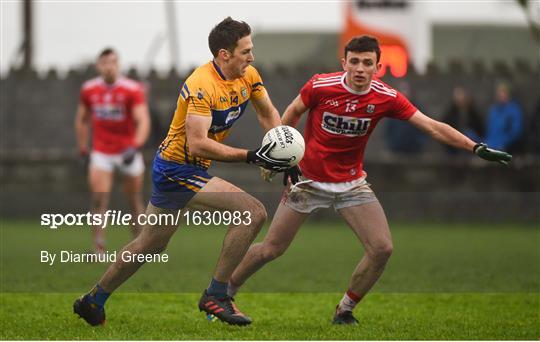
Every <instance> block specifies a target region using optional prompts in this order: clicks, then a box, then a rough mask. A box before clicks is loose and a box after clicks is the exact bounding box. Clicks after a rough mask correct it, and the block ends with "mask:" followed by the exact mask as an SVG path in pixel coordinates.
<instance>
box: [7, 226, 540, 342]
mask: <svg viewBox="0 0 540 342" xmlns="http://www.w3.org/2000/svg"><path fill="white" fill-rule="evenodd" d="M108 233H109V249H111V250H112V249H118V248H120V247H121V246H122V245H123V244H124V243H125V242H126V241H127V239H128V238H129V234H128V232H127V230H126V229H123V228H112V229H110V231H109V232H108ZM392 233H393V238H394V245H395V252H394V255H393V256H392V258H391V260H390V263H389V265H388V267H387V270H386V272H385V273H384V275H383V277H382V278H381V280H380V281H379V283H378V284H377V285H376V286H375V288H374V289H373V292H372V293H371V294H369V295H368V296H367V297H366V298H365V300H364V301H363V302H362V304H361V305H360V306H359V308H358V309H357V312H356V316H357V318H358V319H359V320H360V321H361V324H360V326H358V327H339V326H337V327H336V326H332V325H331V324H330V320H331V318H332V314H333V310H334V308H335V305H336V304H337V302H338V301H339V299H340V298H341V296H342V293H343V291H344V290H345V289H346V287H347V282H348V278H349V276H350V273H351V272H352V270H353V268H354V266H355V264H356V263H357V262H358V260H359V258H360V257H361V255H362V249H361V247H360V244H359V243H358V242H357V241H356V238H355V237H354V235H353V234H352V233H351V232H350V231H349V230H348V229H347V228H346V226H345V224H344V223H341V222H336V223H324V224H323V223H308V224H306V225H305V226H304V227H303V228H302V230H301V231H300V233H299V235H298V237H297V239H296V240H295V242H293V245H292V246H291V248H290V250H289V251H288V252H287V253H286V254H285V255H284V256H283V257H281V258H280V259H278V260H276V261H275V262H273V263H271V264H269V265H268V266H267V267H265V268H264V269H263V270H261V271H260V272H259V273H257V274H256V275H255V276H254V277H253V278H252V279H251V280H250V281H249V283H248V284H246V286H245V288H244V289H243V292H242V293H241V294H240V295H239V296H238V298H237V303H238V305H239V307H240V308H241V309H242V310H243V311H244V312H246V313H248V314H249V315H250V316H251V317H252V318H253V319H254V324H253V325H251V326H249V327H245V328H239V327H231V326H227V325H224V324H221V323H219V322H208V321H206V319H205V317H204V315H203V314H202V313H200V312H199V311H198V309H197V307H196V306H197V302H198V299H199V296H200V292H201V291H202V289H204V287H205V286H206V285H207V284H208V281H209V279H210V275H211V273H212V270H213V268H214V266H215V262H216V259H217V255H218V253H219V248H220V245H221V241H222V237H223V235H224V229H222V228H185V229H181V230H180V231H179V232H178V233H177V234H176V236H175V237H173V240H172V241H171V243H170V245H169V248H168V250H167V252H168V253H169V256H170V257H169V259H170V261H169V262H168V263H167V264H152V265H150V264H149V265H145V266H144V267H143V268H142V269H141V270H140V271H139V272H138V273H137V274H136V275H135V276H134V277H133V278H132V279H130V280H129V281H128V282H127V283H126V284H125V285H123V286H122V287H121V288H120V289H119V291H118V292H117V293H115V294H114V295H113V296H112V297H111V299H110V300H109V301H108V303H107V324H106V326H104V327H97V328H92V327H90V326H87V325H86V323H84V322H83V321H82V320H78V319H76V316H75V315H74V314H73V313H72V308H71V305H72V303H73V300H74V299H75V298H76V297H77V296H79V295H80V294H81V293H83V292H84V291H86V290H88V289H89V288H90V287H91V286H92V285H93V283H94V282H95V281H96V279H97V278H98V277H99V276H100V274H101V273H102V272H103V270H104V269H105V268H106V266H107V265H101V264H60V265H58V264H57V265H54V266H48V265H46V264H42V263H40V260H39V255H40V251H41V250H48V251H51V252H55V251H56V252H57V251H60V250H73V251H85V250H88V249H89V247H90V246H89V242H90V238H89V231H88V230H87V229H81V228H62V229H58V230H56V231H51V230H48V229H46V228H42V227H40V226H39V225H38V223H34V222H29V221H25V222H23V221H3V222H2V227H1V236H0V237H1V251H0V254H1V257H2V262H1V266H2V271H1V292H2V293H1V312H0V318H1V319H0V321H1V323H0V324H1V325H0V331H1V333H0V338H1V339H84V340H92V339H112V340H122V339H136V340H138V339H221V340H223V339H245V340H251V339H258V340H260V339H263V340H266V339H273V340H286V339H293V340H312V339H315V340H320V339H323V340H324V339H330V340H335V339H343V340H352V339H355V340H356V339H394V340H395V339H503V340H504V339H531V340H538V339H540V317H539V312H540V294H539V289H540V249H539V248H538V246H540V231H539V230H538V228H537V227H532V226H512V225H499V226H482V225H480V226H478V225H475V226H472V225H440V224H438V225H426V224H422V225H400V224H394V225H392ZM262 236H264V232H263V233H261V235H260V237H262Z"/></svg>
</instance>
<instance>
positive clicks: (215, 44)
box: [208, 17, 251, 57]
mask: <svg viewBox="0 0 540 342" xmlns="http://www.w3.org/2000/svg"><path fill="white" fill-rule="evenodd" d="M250 34H251V27H249V25H248V24H247V23H245V22H243V21H236V20H234V19H233V18H231V17H227V18H225V19H223V21H222V22H220V23H219V24H217V25H216V26H215V27H214V28H213V29H212V31H210V34H209V35H208V46H209V47H210V51H211V52H212V55H213V56H214V57H217V55H218V52H219V50H221V49H226V50H228V51H230V52H233V51H234V49H235V48H236V45H237V43H238V41H239V40H240V39H242V38H244V37H245V36H249V35H250Z"/></svg>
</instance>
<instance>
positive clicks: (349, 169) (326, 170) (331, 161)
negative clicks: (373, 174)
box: [300, 72, 416, 182]
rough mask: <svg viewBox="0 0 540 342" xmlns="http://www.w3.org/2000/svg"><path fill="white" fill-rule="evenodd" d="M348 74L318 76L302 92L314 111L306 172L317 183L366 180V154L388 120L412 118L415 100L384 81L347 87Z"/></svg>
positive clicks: (309, 126)
mask: <svg viewBox="0 0 540 342" xmlns="http://www.w3.org/2000/svg"><path fill="white" fill-rule="evenodd" d="M345 75H346V73H345V72H336V73H332V74H317V75H315V76H313V77H312V78H311V79H310V80H309V81H308V82H307V83H306V84H305V85H304V87H303V88H302V90H300V96H301V98H302V101H303V102H304V104H305V105H306V106H307V107H308V108H309V109H310V110H309V114H308V117H307V121H306V128H305V131H304V139H305V141H306V151H305V153H304V158H303V159H302V161H301V162H300V168H301V169H302V173H303V174H304V175H305V176H306V177H307V178H309V179H312V180H314V181H317V182H349V181H352V180H355V179H358V178H360V177H362V176H363V174H364V172H363V167H362V166H363V165H362V164H363V159H364V150H365V148H366V144H367V142H368V139H369V136H370V135H371V132H373V129H374V128H375V126H376V125H377V123H378V122H379V120H381V119H382V118H383V117H390V118H396V119H401V120H407V119H409V118H410V117H411V116H412V115H413V114H414V113H415V112H416V107H414V106H413V105H412V104H411V103H410V102H409V100H407V98H406V97H405V96H403V95H402V94H401V93H399V92H398V91H396V90H395V89H392V88H391V87H389V86H388V85H387V84H385V83H383V82H381V81H380V80H378V79H373V80H372V81H371V86H370V88H369V89H367V90H366V91H363V92H358V91H355V90H353V89H351V88H350V87H348V86H347V85H346V84H345Z"/></svg>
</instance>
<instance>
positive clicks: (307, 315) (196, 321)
mask: <svg viewBox="0 0 540 342" xmlns="http://www.w3.org/2000/svg"><path fill="white" fill-rule="evenodd" d="M339 296H340V294H338V293H336V294H324V293H316V294H305V293H304V294H298V293H296V294H278V293H272V294H242V295H240V296H239V297H238V304H239V305H241V307H242V310H245V311H246V312H248V313H249V314H250V315H251V316H252V317H253V318H254V323H253V325H251V326H249V327H244V328H240V327H231V326H227V325H225V324H222V323H220V322H208V321H206V319H205V318H204V315H203V314H202V313H200V312H199V311H198V310H197V309H196V303H197V300H198V299H199V295H198V294H117V295H115V296H114V297H112V298H111V300H110V301H109V303H108V304H107V305H108V308H107V310H108V311H107V314H108V319H107V324H106V325H105V326H104V327H90V326H88V325H86V323H85V322H84V321H82V320H80V319H77V318H76V317H75V315H73V314H71V313H70V312H69V308H70V306H71V303H72V300H73V299H74V297H75V294H4V295H2V314H1V321H2V323H1V324H2V329H1V331H2V333H1V334H0V338H2V339H40V340H41V339H62V340H71V339H77V340H78V339H81V340H93V339H99V340H109V339H111V340H123V339H129V340H141V339H142V340H150V339H167V340H177V339H179V340H183V339H189V340H198V339H203V340H212V339H219V340H228V339H236V340H253V339H255V340H266V339H269V340H321V339H322V340H324V339H327V340H336V339H337V340H362V339H369V340H378V339H391V340H415V339H430V340H438V339H445V340H448V339H452V340H453V339H465V340H475V339H491V340H505V339H531V340H533V339H536V340H537V339H538V338H540V326H539V324H538V322H539V321H538V308H539V307H538V305H539V295H538V294H380V293H379V294H371V295H369V296H367V297H366V299H365V302H364V303H362V307H361V308H360V309H359V310H357V317H358V319H359V320H360V321H361V324H360V325H359V326H356V327H342V326H332V325H331V324H330V318H331V315H332V313H333V307H334V306H335V304H336V301H337V300H338V299H339Z"/></svg>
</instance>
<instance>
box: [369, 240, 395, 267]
mask: <svg viewBox="0 0 540 342" xmlns="http://www.w3.org/2000/svg"><path fill="white" fill-rule="evenodd" d="M393 251H394V246H393V245H392V241H390V240H387V241H380V242H378V243H377V244H375V245H374V246H373V247H372V248H371V250H370V252H369V254H370V257H371V259H372V260H373V261H375V262H376V263H378V264H382V265H384V264H386V262H387V261H388V259H389V258H390V256H391V255H392V252H393Z"/></svg>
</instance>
